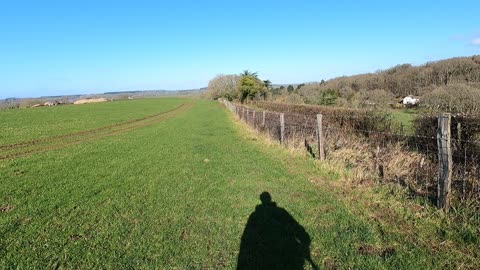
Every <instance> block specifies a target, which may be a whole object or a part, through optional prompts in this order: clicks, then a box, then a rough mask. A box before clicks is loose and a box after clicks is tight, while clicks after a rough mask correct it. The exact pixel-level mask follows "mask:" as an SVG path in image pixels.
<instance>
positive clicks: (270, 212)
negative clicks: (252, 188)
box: [237, 192, 318, 270]
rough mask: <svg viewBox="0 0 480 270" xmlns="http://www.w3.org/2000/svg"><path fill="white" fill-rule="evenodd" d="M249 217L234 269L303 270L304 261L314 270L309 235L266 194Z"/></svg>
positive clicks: (315, 267)
mask: <svg viewBox="0 0 480 270" xmlns="http://www.w3.org/2000/svg"><path fill="white" fill-rule="evenodd" d="M260 201H261V202H262V203H261V204H259V205H257V206H256V207H255V211H254V212H253V213H252V214H250V217H249V218H248V221H247V224H246V225H245V229H244V231H243V235H242V239H241V244H240V253H239V255H238V261H237V270H245V269H292V270H296V269H304V264H305V260H307V262H308V263H309V264H310V265H311V266H312V268H313V269H318V268H317V266H316V265H315V264H314V263H313V261H312V259H311V257H310V242H311V239H310V236H309V235H308V233H307V232H306V231H305V229H304V228H303V227H302V226H301V225H300V224H299V223H298V222H297V221H296V220H295V219H294V218H293V217H292V216H291V215H290V214H289V213H288V212H287V211H286V210H285V209H283V208H281V207H278V206H277V204H276V203H275V202H273V201H272V197H271V195H270V194H269V193H268V192H263V193H262V194H260Z"/></svg>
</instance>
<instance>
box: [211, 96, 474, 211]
mask: <svg viewBox="0 0 480 270" xmlns="http://www.w3.org/2000/svg"><path fill="white" fill-rule="evenodd" d="M220 101H221V102H222V103H223V104H225V106H226V107H227V108H228V109H229V110H230V111H232V112H233V113H235V114H236V115H237V116H238V118H239V119H241V120H242V121H244V122H245V123H247V124H248V125H249V126H251V127H252V128H254V129H256V130H258V131H259V132H262V133H265V134H268V135H269V136H270V137H271V138H273V139H274V140H278V141H279V142H281V143H282V144H284V145H286V146H293V147H304V148H305V150H306V151H307V152H308V153H310V155H312V157H314V158H318V159H322V158H325V159H327V160H333V161H338V162H341V163H343V164H344V165H345V166H346V167H347V168H348V169H349V170H350V172H351V173H352V177H353V178H355V179H357V180H359V181H368V180H369V179H370V180H371V179H372V176H373V178H374V179H375V180H376V181H382V182H395V183H398V184H400V185H403V186H406V187H408V190H409V191H410V192H411V194H412V195H415V196H420V197H424V198H425V200H428V201H431V202H432V203H434V204H436V205H437V206H438V207H439V208H444V209H445V210H447V211H448V209H449V207H450V204H456V203H462V202H468V203H469V204H472V203H473V205H474V207H476V209H479V207H480V140H479V139H478V137H476V136H478V135H479V134H480V125H464V126H465V127H467V128H464V129H463V130H462V128H461V125H460V124H459V123H461V122H462V121H464V122H465V119H463V118H464V116H460V115H449V116H448V118H445V119H446V120H448V121H447V123H446V125H447V126H445V127H444V128H443V129H441V128H440V126H439V125H440V122H441V121H440V120H442V119H443V118H442V119H440V118H441V116H439V115H436V116H431V117H430V119H427V120H428V121H430V123H431V125H429V126H428V125H427V127H426V128H425V131H424V132H420V133H417V134H415V135H412V134H405V132H403V126H402V127H400V128H394V127H393V125H392V123H391V122H388V121H387V120H386V119H382V118H381V117H380V118H379V116H378V115H375V116H372V119H369V118H368V117H366V116H365V115H360V116H356V115H354V114H351V113H347V114H345V115H344V116H341V114H339V113H335V114H331V113H326V114H325V115H323V114H313V113H306V114H301V113H296V112H291V111H290V112H288V111H287V112H279V111H268V110H263V109H259V108H258V107H257V108H255V109H253V108H251V107H247V106H243V105H235V104H232V103H231V102H229V101H227V100H223V99H222V100H220ZM319 116H320V119H321V120H320V122H319ZM439 119H440V120H439ZM442 121H443V120H442ZM370 122H373V123H370ZM464 122H462V123H464ZM319 123H320V126H319ZM359 123H362V124H361V125H360V124H359ZM375 124H377V125H375ZM472 127H473V128H472ZM467 129H468V134H469V135H468V136H466V135H465V134H467V132H466V131H467ZM471 134H474V135H475V134H476V135H475V136H472V135H471ZM319 135H320V136H319Z"/></svg>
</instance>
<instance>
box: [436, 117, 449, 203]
mask: <svg viewBox="0 0 480 270" xmlns="http://www.w3.org/2000/svg"><path fill="white" fill-rule="evenodd" d="M451 122H452V116H451V114H449V113H446V114H442V115H439V116H438V130H437V146H438V163H439V178H438V195H437V207H438V208H442V209H443V210H444V211H445V212H448V210H449V208H450V195H451V183H452V167H453V161H452V147H451V132H450V125H451Z"/></svg>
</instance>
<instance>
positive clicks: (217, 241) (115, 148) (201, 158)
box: [0, 99, 479, 269]
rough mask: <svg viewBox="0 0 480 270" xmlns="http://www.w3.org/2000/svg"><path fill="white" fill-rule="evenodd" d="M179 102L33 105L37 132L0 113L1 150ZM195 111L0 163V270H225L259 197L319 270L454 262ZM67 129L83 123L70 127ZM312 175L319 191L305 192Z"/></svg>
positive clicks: (303, 163) (457, 257) (217, 115)
mask: <svg viewBox="0 0 480 270" xmlns="http://www.w3.org/2000/svg"><path fill="white" fill-rule="evenodd" d="M182 102H186V100H180V99H152V100H136V101H135V102H134V103H127V102H125V103H123V102H118V103H117V102H114V103H105V104H96V105H95V106H78V107H77V106H65V107H61V108H42V109H41V110H42V111H40V113H41V115H43V116H44V117H46V118H47V119H50V120H48V121H47V120H44V118H43V117H40V116H37V115H35V113H34V112H33V111H29V110H17V111H8V112H0V119H1V120H2V125H3V126H2V131H3V129H4V127H10V128H9V131H8V135H5V136H2V137H1V139H0V144H5V143H11V142H15V140H14V139H15V138H16V139H17V140H19V141H21V140H24V139H31V138H35V136H45V135H46V134H48V128H46V127H45V126H42V125H38V124H37V120H38V121H43V123H45V122H50V121H59V122H61V123H63V124H64V125H65V126H62V128H61V132H70V131H78V130H81V128H92V127H98V126H102V125H105V124H111V123H114V122H117V121H125V120H128V119H131V118H136V117H139V116H142V115H148V114H152V113H156V112H158V110H160V111H161V110H165V109H166V108H173V107H175V106H176V105H178V104H180V103H182ZM194 102H195V106H194V107H193V109H192V110H190V111H187V112H185V113H182V114H180V115H178V116H177V117H175V118H171V119H168V120H165V121H163V122H159V123H156V124H153V125H150V126H147V127H143V128H140V129H136V130H133V131H130V132H127V133H122V134H118V135H115V136H110V137H106V138H102V139H99V140H95V141H90V142H86V143H83V144H79V145H75V146H69V147H66V148H62V149H59V150H55V151H50V152H46V153H42V154H36V155H32V156H28V157H22V158H17V159H14V160H4V161H0V179H1V182H0V206H9V210H8V211H3V212H0V268H1V269H8V268H20V269H27V268H28V269H31V268H39V269H44V268H82V269H90V268H108V269H129V268H135V269H152V268H153V269H234V268H235V267H236V264H237V258H238V255H239V252H240V246H241V242H242V240H241V239H242V234H243V233H244V229H245V226H246V224H247V220H248V219H249V216H250V215H251V214H252V212H253V211H254V210H255V207H256V205H258V204H259V203H260V201H259V195H260V194H261V193H262V192H264V191H267V192H269V193H270V194H271V195H272V197H273V200H274V201H275V202H277V204H278V206H279V207H283V208H284V209H285V210H286V211H287V212H288V213H289V215H291V216H292V217H293V218H294V219H295V220H296V222H298V224H300V225H301V226H303V228H304V229H305V231H306V232H307V233H308V235H309V237H310V238H311V244H310V254H311V257H312V259H313V261H314V262H315V263H316V264H317V265H318V266H319V267H321V268H322V267H327V268H328V267H330V268H333V267H334V266H336V267H338V268H339V269H349V268H355V269H426V268H450V267H451V266H460V265H461V263H462V260H463V259H464V257H463V256H462V253H461V252H460V249H455V250H454V252H452V251H450V250H445V251H442V250H439V251H436V250H434V249H431V248H429V247H428V246H425V245H419V244H418V243H417V242H413V241H410V240H409V239H408V238H405V237H404V234H403V233H402V232H399V231H398V230H397V229H398V228H396V227H395V224H392V225H389V226H386V225H385V226H380V225H379V224H378V222H375V221H374V220H373V219H372V218H371V217H369V213H371V211H372V210H371V209H369V208H368V207H367V206H364V205H363V203H362V202H361V201H357V202H353V201H351V200H346V199H345V198H343V197H342V195H341V194H339V193H338V192H337V190H334V189H331V188H328V186H329V184H328V183H330V182H332V181H333V182H335V180H334V179H333V180H328V179H326V178H332V177H331V175H336V174H329V173H328V172H327V171H326V170H325V169H322V168H319V167H318V166H315V165H314V162H313V161H312V160H308V159H305V158H303V157H297V156H293V157H292V156H291V155H290V154H289V153H288V152H287V151H285V150H283V149H281V148H280V147H277V146H267V145H265V143H264V142H263V141H262V140H261V139H259V138H258V137H256V136H254V135H252V134H249V133H247V132H245V131H243V130H242V129H241V127H240V126H239V125H238V124H236V123H234V121H232V117H231V115H230V114H229V113H228V112H227V111H226V110H225V109H223V108H222V107H221V106H220V105H219V104H218V103H215V102H211V101H201V100H197V101H194ZM57 110H62V113H61V114H60V113H58V111H57ZM70 110H72V111H70ZM103 111H109V112H110V114H108V115H106V114H102V113H100V112H103ZM49 113H51V114H55V115H56V117H53V116H51V115H50V114H49ZM31 118H34V119H37V120H34V119H31ZM73 118H75V119H76V118H78V119H83V120H78V122H77V124H69V122H68V121H67V119H73ZM83 121H89V123H84V122H83ZM52 126H57V124H56V123H53V124H52ZM11 128H13V131H12V130H10V129H11ZM29 128H32V134H30V133H29ZM17 132H18V134H19V136H18V137H17V136H15V135H16V133H17ZM57 132H58V133H60V131H57ZM2 133H3V132H2ZM312 175H315V177H317V178H319V179H324V180H319V181H323V183H324V184H325V185H318V184H315V183H314V182H313V181H311V179H310V177H311V176H312ZM322 175H323V177H322ZM333 178H335V177H333ZM337 181H338V180H337ZM267 216H268V215H267ZM266 224H270V223H266ZM270 225H271V224H270ZM270 225H269V226H270ZM281 226H282V223H280V224H278V223H275V224H274V225H271V227H270V228H267V230H266V231H265V232H264V234H265V235H268V237H267V236H266V242H265V243H278V242H279V241H280V240H282V239H279V238H282V236H278V235H275V234H273V235H272V233H274V232H277V231H278V230H279V227H281ZM259 235H260V237H261V236H262V234H261V233H260V234H259ZM419 235H420V236H421V234H419ZM267 240H268V241H267ZM283 240H285V239H283ZM423 240H428V239H423ZM280 242H282V241H280ZM244 247H245V246H244ZM268 248H269V250H274V249H275V247H274V246H271V247H270V246H268ZM254 250H255V249H254V248H253V247H252V249H249V246H248V245H247V246H246V249H245V250H242V252H247V255H253V256H254V255H258V254H261V253H255V252H253V251H254ZM289 256H292V254H289V253H287V254H283V257H280V256H275V255H272V258H273V260H277V261H282V260H283V259H285V258H288V257H289ZM262 258H265V259H266V258H268V257H262ZM469 263H470V265H473V266H477V267H478V266H479V265H478V262H477V263H476V264H475V263H471V262H469ZM305 266H308V264H305Z"/></svg>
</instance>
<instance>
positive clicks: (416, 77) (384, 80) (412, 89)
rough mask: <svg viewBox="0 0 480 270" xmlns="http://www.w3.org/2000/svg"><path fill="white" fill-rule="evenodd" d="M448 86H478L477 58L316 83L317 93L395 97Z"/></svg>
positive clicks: (404, 66) (403, 66) (479, 58)
mask: <svg viewBox="0 0 480 270" xmlns="http://www.w3.org/2000/svg"><path fill="white" fill-rule="evenodd" d="M449 84H468V85H473V86H480V56H479V55H474V56H469V57H457V58H450V59H445V60H440V61H436V62H428V63H425V64H423V65H420V66H412V65H411V64H401V65H397V66H395V67H392V68H389V69H387V70H382V71H378V72H375V73H367V74H359V75H354V76H344V77H338V78H334V79H331V80H328V81H326V82H324V83H321V84H320V83H318V85H319V89H320V90H322V89H323V90H326V89H332V90H336V91H342V90H353V91H360V90H365V91H373V90H379V89H382V90H385V91H387V92H391V93H393V94H394V95H395V96H397V97H399V96H406V95H410V94H411V95H423V94H425V93H428V92H430V91H432V90H433V89H434V88H435V87H439V86H446V85H449Z"/></svg>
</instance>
